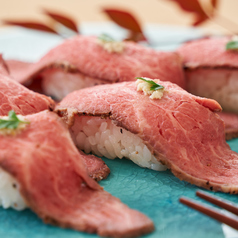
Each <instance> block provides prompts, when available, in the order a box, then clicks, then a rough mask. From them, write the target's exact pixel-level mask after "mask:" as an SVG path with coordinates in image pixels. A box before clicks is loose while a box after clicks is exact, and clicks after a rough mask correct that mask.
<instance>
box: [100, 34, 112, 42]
mask: <svg viewBox="0 0 238 238" xmlns="http://www.w3.org/2000/svg"><path fill="white" fill-rule="evenodd" d="M98 39H99V40H101V41H104V42H113V41H115V40H114V39H113V38H112V37H111V36H109V35H107V34H101V35H100V36H98Z"/></svg>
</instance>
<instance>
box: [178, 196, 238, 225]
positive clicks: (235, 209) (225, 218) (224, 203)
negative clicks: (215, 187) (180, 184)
mask: <svg viewBox="0 0 238 238" xmlns="http://www.w3.org/2000/svg"><path fill="white" fill-rule="evenodd" d="M196 195H197V196H198V197H200V198H202V199H204V200H206V201H208V202H210V203H212V204H215V205H217V206H219V207H221V208H224V209H225V210H227V211H229V212H231V213H233V214H235V215H237V216H238V206H237V205H236V204H234V203H232V202H230V201H228V200H225V199H221V198H217V197H215V196H212V195H210V194H208V193H205V192H202V191H197V192H196ZM179 201H180V202H181V203H183V204H185V205H187V206H189V207H191V208H193V209H195V210H197V211H199V212H201V213H203V214H205V215H207V216H209V217H212V218H214V219H215V220H217V221H220V222H222V223H224V224H226V225H228V226H231V227H232V228H234V229H236V230H238V217H235V216H231V215H226V214H224V212H222V210H219V209H215V208H210V207H208V206H204V205H201V204H199V203H197V202H195V201H194V200H192V199H188V198H185V197H181V198H180V199H179Z"/></svg>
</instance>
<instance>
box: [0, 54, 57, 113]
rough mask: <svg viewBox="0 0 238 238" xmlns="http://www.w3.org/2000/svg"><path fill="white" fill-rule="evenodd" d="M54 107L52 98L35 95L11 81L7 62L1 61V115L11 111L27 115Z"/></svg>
mask: <svg viewBox="0 0 238 238" xmlns="http://www.w3.org/2000/svg"><path fill="white" fill-rule="evenodd" d="M54 105H55V103H54V101H53V100H52V99H51V98H49V97H46V96H45V95H41V94H38V93H35V92H33V91H31V90H29V89H27V88H26V87H24V86H22V85H21V84H19V83H18V82H16V81H14V80H13V79H11V78H10V76H9V75H8V74H7V69H6V68H5V62H4V61H3V60H2V58H1V59H0V115H2V116H4V115H7V114H8V112H9V111H10V110H14V111H15V112H16V113H17V114H22V115H27V114H32V113H37V112H40V111H43V110H45V109H49V110H53V108H54Z"/></svg>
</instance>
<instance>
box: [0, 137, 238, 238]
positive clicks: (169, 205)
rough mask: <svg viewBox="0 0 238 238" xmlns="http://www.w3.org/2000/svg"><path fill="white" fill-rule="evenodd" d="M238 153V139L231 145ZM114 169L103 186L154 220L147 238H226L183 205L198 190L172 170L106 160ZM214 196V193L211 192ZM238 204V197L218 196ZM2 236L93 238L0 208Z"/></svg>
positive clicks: (210, 222) (218, 226) (217, 227)
mask: <svg viewBox="0 0 238 238" xmlns="http://www.w3.org/2000/svg"><path fill="white" fill-rule="evenodd" d="M228 143H229V145H230V146H231V149H233V150H235V151H236V152H238V139H233V140H231V141H229V142H228ZM104 160H105V162H106V163H107V165H108V166H109V167H110V169H111V174H110V175H109V177H108V178H107V179H106V180H104V181H102V182H101V183H100V184H101V185H102V186H103V187H104V189H105V190H106V191H108V192H110V193H111V194H112V195H114V196H116V197H118V198H120V199H121V201H122V202H124V203H125V204H127V205H128V206H129V207H131V208H133V209H137V210H139V211H141V212H142V213H144V214H146V215H147V216H148V217H150V218H151V219H152V220H153V222H154V224H155V228H156V230H155V231H154V232H153V233H151V234H149V235H146V236H143V237H146V238H157V237H162V238H171V237H178V238H180V237H181V238H191V237H192V238H204V237H206V238H220V237H221V238H223V237H225V236H224V232H223V228H222V225H221V223H219V222H217V221H214V220H212V219H211V218H208V217H206V216H204V215H202V214H200V213H199V212H197V211H194V210H192V209H190V208H187V207H186V206H184V205H182V204H180V203H179V201H178V200H179V198H180V197H181V196H187V197H190V198H194V199H196V200H200V199H199V198H196V197H195V192H196V190H197V189H198V187H196V186H193V185H191V184H189V183H187V182H184V181H180V180H179V179H177V178H176V177H175V176H174V175H173V174H172V173H171V172H170V171H165V172H156V171H152V170H149V169H143V168H140V167H138V166H137V165H135V164H133V163H132V162H131V161H129V160H126V159H122V160H120V159H115V160H109V159H104ZM210 193H211V192H210ZM216 195H217V196H220V197H223V198H226V199H229V200H231V201H234V202H238V197H237V195H230V194H222V193H216ZM0 237H1V238H2V237H4V238H16V237H17V238H25V237H31V238H42V237H47V238H74V237H77V238H81V237H85V238H93V237H98V236H97V235H91V234H85V233H81V232H77V231H73V230H70V229H61V228H58V227H54V226H51V225H45V224H44V223H43V222H42V221H41V220H40V219H39V218H38V217H37V216H36V215H35V214H34V213H33V212H31V211H30V210H29V209H27V210H24V211H21V212H17V211H15V210H13V209H7V210H4V209H2V208H1V209H0Z"/></svg>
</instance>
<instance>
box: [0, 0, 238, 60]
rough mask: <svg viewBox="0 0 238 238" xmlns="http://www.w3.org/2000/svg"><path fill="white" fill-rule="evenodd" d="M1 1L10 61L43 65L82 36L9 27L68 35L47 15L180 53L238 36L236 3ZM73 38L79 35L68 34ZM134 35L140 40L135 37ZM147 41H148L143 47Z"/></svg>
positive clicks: (0, 22) (0, 44) (0, 35)
mask: <svg viewBox="0 0 238 238" xmlns="http://www.w3.org/2000/svg"><path fill="white" fill-rule="evenodd" d="M0 1H1V4H0V52H1V53H2V54H3V56H4V58H6V59H19V60H23V61H37V60H38V59H39V58H40V57H42V56H43V55H44V54H45V53H46V52H47V51H48V50H49V49H51V48H52V47H54V46H56V45H58V44H59V43H61V42H62V41H63V40H64V39H65V38H68V37H71V36H72V35H75V34H77V33H75V32H67V31H64V32H63V34H62V32H60V34H58V35H57V34H49V33H45V32H42V31H33V30H28V29H23V28H20V27H16V26H9V25H6V24H4V21H6V20H10V21H15V22H18V23H19V22H24V21H25V22H26V21H27V22H28V23H29V22H31V23H32V22H34V23H40V24H44V25H45V26H47V27H50V28H51V29H54V30H56V31H58V29H59V27H60V30H62V29H63V30H65V29H64V28H65V27H63V28H62V24H59V22H58V21H57V20H56V21H55V19H54V18H52V17H49V15H47V14H46V13H45V12H44V10H48V11H51V12H54V13H57V14H61V15H64V16H66V17H69V18H70V19H72V20H73V21H74V22H75V24H76V25H77V27H78V30H79V32H80V34H84V35H100V34H102V33H106V34H109V35H110V36H112V37H113V38H114V39H116V40H124V39H133V40H135V41H139V42H140V43H143V44H145V45H148V46H150V47H153V48H155V49H158V50H166V51H167V50H174V49H176V48H177V47H179V45H181V44H182V43H184V42H186V41H189V40H193V39H197V38H200V37H204V36H207V35H223V34H230V35H231V34H232V35H234V34H236V33H237V32H238V14H237V9H238V1H235V0H124V1H121V0H67V1H66V0H0ZM201 6H202V8H201ZM204 7H205V8H204ZM105 9H110V10H112V9H113V10H115V9H116V10H120V11H123V12H127V13H129V14H130V15H131V16H132V17H133V18H134V19H135V20H136V24H135V22H134V23H133V24H134V25H133V24H132V22H130V21H131V20H128V18H127V20H125V19H126V18H125V19H124V20H122V18H123V17H121V15H120V16H119V17H118V16H117V20H118V19H119V24H118V22H116V21H115V20H112V17H111V16H110V14H108V13H106V12H105ZM204 9H205V12H206V13H205V12H204ZM207 13H208V14H207ZM120 21H121V22H120ZM5 23H6V22H5ZM120 23H123V24H124V25H126V26H128V27H129V28H130V26H131V25H133V26H134V27H132V28H133V29H134V30H135V28H137V30H138V27H139V30H140V32H139V34H138V32H133V30H132V31H130V30H129V31H128V28H126V27H124V28H123V27H121V26H120ZM135 25H137V26H136V27H135ZM194 25H196V26H194ZM57 27H58V28H57ZM56 28H57V29H56ZM66 30H67V29H66ZM65 32H66V33H65ZM68 33H70V34H71V33H73V34H71V35H70V34H69V35H67V34H68ZM134 33H136V34H134ZM133 34H134V35H133ZM62 35H63V37H62ZM131 36H133V37H134V38H130V37H131ZM141 36H143V37H145V39H147V41H144V42H143V37H141Z"/></svg>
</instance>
